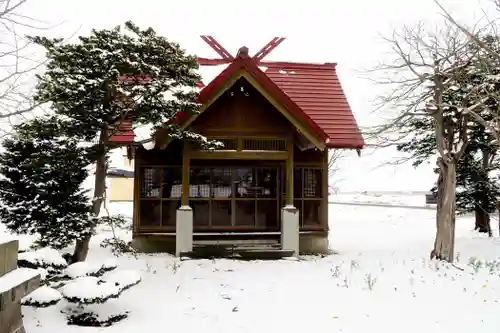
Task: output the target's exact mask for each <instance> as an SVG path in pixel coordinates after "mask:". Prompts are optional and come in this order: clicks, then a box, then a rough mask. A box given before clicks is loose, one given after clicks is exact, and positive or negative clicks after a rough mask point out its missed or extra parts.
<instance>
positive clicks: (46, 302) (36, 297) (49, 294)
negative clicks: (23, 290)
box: [21, 286, 62, 308]
mask: <svg viewBox="0 0 500 333" xmlns="http://www.w3.org/2000/svg"><path fill="white" fill-rule="evenodd" d="M61 299H62V295H61V293H60V292H59V291H57V290H56V289H54V288H51V287H47V286H41V287H39V288H38V289H36V290H35V291H34V292H32V293H31V294H29V295H28V296H26V297H25V298H23V300H22V302H21V304H22V305H29V306H34V307H37V308H45V307H47V306H51V305H55V304H57V303H58V302H59V301H60V300H61Z"/></svg>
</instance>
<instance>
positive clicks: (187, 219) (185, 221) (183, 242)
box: [175, 206, 193, 257]
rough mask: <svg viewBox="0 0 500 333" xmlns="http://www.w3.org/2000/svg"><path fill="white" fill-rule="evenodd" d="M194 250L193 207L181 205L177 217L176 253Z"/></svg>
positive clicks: (178, 254)
mask: <svg viewBox="0 0 500 333" xmlns="http://www.w3.org/2000/svg"><path fill="white" fill-rule="evenodd" d="M191 251H193V209H192V208H191V207H189V206H180V207H179V209H177V212H176V219H175V255H176V256H177V257H179V256H180V254H181V253H186V252H191Z"/></svg>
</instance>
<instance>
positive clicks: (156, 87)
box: [31, 22, 210, 261]
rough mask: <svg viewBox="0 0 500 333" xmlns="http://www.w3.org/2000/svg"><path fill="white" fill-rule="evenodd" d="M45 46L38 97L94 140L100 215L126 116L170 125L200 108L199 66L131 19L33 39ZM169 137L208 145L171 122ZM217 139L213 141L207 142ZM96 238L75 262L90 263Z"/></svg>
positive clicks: (80, 245)
mask: <svg viewBox="0 0 500 333" xmlns="http://www.w3.org/2000/svg"><path fill="white" fill-rule="evenodd" d="M31 40H32V41H33V42H34V43H36V44H38V45H41V46H43V47H44V48H45V50H46V55H47V58H48V62H47V70H46V72H45V73H44V74H43V75H41V76H39V84H38V87H37V94H36V100H37V101H39V102H51V105H52V109H53V110H54V112H55V113H56V115H57V117H59V118H60V119H64V121H65V122H66V123H67V124H68V126H69V128H72V129H73V131H72V132H71V133H67V135H68V136H71V138H72V139H75V140H84V141H87V142H92V143H93V144H94V147H93V151H94V152H95V154H94V155H93V156H92V162H93V163H95V165H96V174H95V187H94V195H93V198H94V199H93V203H92V204H93V205H92V213H93V214H94V215H95V216H97V215H98V214H99V210H100V207H101V204H102V201H103V196H104V192H105V177H106V167H107V166H106V165H107V157H108V154H109V151H110V150H111V149H112V148H113V147H114V146H113V145H112V143H111V142H110V137H111V136H112V134H113V133H114V132H115V131H116V129H117V128H119V126H120V124H121V122H122V121H124V120H127V119H133V120H134V124H136V125H140V124H152V125H153V126H156V128H157V127H159V126H165V123H166V122H167V121H168V120H169V119H172V118H173V117H175V116H176V114H177V113H179V112H186V113H194V112H197V110H198V107H199V105H198V103H197V102H196V84H197V82H198V80H199V76H198V74H197V68H198V63H197V60H196V58H195V57H194V56H190V55H188V54H186V52H185V51H184V50H183V49H181V47H180V46H179V45H178V44H176V43H173V42H170V41H168V40H167V39H166V38H164V37H162V36H159V35H157V34H156V32H155V31H154V30H153V29H151V28H148V29H146V30H141V29H139V27H137V26H136V25H134V24H133V23H132V22H126V23H125V28H124V29H123V28H122V27H116V28H114V29H111V30H92V31H91V33H90V36H88V37H79V40H78V42H77V43H71V44H63V43H62V40H61V39H48V38H45V37H31ZM167 129H168V135H170V136H175V137H176V138H181V139H187V140H193V141H196V142H199V143H201V144H203V143H204V142H206V141H205V140H203V139H204V138H202V137H201V136H198V135H196V134H194V133H190V132H184V131H181V130H180V129H179V128H176V127H175V126H173V125H170V126H168V128H167ZM208 144H210V143H208ZM89 240H90V238H89V237H87V238H86V239H84V240H81V241H78V242H77V244H76V247H75V251H74V254H73V261H83V260H85V258H86V256H87V252H88V244H89Z"/></svg>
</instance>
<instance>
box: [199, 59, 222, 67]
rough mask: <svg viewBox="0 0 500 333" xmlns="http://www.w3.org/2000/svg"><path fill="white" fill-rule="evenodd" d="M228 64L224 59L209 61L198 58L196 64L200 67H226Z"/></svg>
mask: <svg viewBox="0 0 500 333" xmlns="http://www.w3.org/2000/svg"><path fill="white" fill-rule="evenodd" d="M229 63H230V61H227V60H225V59H209V58H200V57H198V64H199V65H200V66H218V65H226V64H229Z"/></svg>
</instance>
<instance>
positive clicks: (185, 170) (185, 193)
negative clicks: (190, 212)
mask: <svg viewBox="0 0 500 333" xmlns="http://www.w3.org/2000/svg"><path fill="white" fill-rule="evenodd" d="M189 169H190V161H189V143H188V142H185V143H184V150H183V152H182V197H181V206H189Z"/></svg>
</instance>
